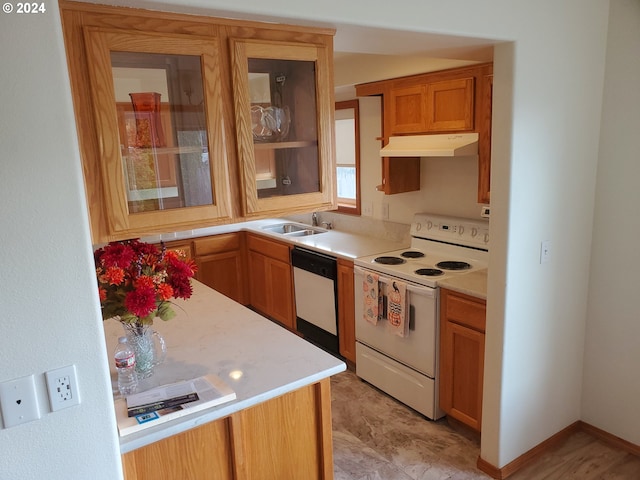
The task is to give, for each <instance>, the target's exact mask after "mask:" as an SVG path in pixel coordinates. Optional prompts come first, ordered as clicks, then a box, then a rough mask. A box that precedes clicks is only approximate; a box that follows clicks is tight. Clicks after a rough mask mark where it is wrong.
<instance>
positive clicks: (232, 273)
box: [196, 251, 247, 305]
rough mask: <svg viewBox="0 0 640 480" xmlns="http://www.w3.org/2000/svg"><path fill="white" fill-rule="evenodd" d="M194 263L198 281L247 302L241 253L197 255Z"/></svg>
mask: <svg viewBox="0 0 640 480" xmlns="http://www.w3.org/2000/svg"><path fill="white" fill-rule="evenodd" d="M196 263H197V265H198V272H197V274H196V276H197V279H198V280H199V281H201V282H202V283H204V284H205V285H208V286H209V287H211V288H213V289H214V290H217V291H218V292H220V293H222V294H223V295H226V296H227V297H229V298H231V299H233V300H235V301H236V302H238V303H241V304H243V305H244V304H246V303H247V302H246V298H245V294H244V287H243V275H242V272H243V271H244V269H243V266H242V255H241V253H240V252H239V251H235V252H222V253H214V254H212V255H205V256H202V257H197V259H196Z"/></svg>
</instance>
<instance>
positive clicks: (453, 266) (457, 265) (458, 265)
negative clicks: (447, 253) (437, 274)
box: [436, 260, 471, 270]
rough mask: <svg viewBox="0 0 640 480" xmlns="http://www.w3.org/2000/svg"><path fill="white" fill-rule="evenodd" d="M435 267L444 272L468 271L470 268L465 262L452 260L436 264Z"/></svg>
mask: <svg viewBox="0 0 640 480" xmlns="http://www.w3.org/2000/svg"><path fill="white" fill-rule="evenodd" d="M436 267H439V268H442V269H444V270H468V269H470V268H471V265H469V264H468V263H467V262H456V261H454V260H447V261H444V262H440V263H437V264H436Z"/></svg>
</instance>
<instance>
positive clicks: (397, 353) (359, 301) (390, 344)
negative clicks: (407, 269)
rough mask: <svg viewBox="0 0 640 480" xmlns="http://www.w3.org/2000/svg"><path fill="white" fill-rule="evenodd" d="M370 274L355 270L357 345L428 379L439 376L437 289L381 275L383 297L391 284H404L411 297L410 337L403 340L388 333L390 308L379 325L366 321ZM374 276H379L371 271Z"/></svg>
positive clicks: (357, 268)
mask: <svg viewBox="0 0 640 480" xmlns="http://www.w3.org/2000/svg"><path fill="white" fill-rule="evenodd" d="M366 271H370V270H366V269H363V268H361V267H358V266H356V267H355V268H354V281H355V285H354V286H355V315H356V318H355V323H356V341H357V342H360V343H362V344H364V345H367V346H368V347H370V348H372V349H374V350H377V351H378V352H380V353H383V354H384V355H386V356H388V357H390V358H392V359H394V360H396V361H397V362H400V363H402V364H404V365H407V366H409V367H411V368H413V369H414V370H417V371H419V372H421V373H423V374H424V375H427V376H428V377H431V378H435V376H436V368H437V365H436V354H437V344H438V336H437V335H438V321H437V319H438V295H437V289H435V288H430V287H424V286H422V285H417V284H414V283H410V282H406V281H405V280H402V279H400V278H395V277H392V276H390V275H379V280H380V294H381V295H383V296H384V297H385V303H384V304H385V305H386V295H387V291H388V290H389V289H391V282H393V281H395V282H399V281H401V282H402V281H404V282H405V283H406V285H407V295H408V296H409V299H408V302H409V334H408V335H407V336H406V337H400V336H398V335H396V334H395V333H393V332H392V331H389V330H388V329H387V325H388V323H387V318H386V308H385V309H383V310H385V312H384V314H383V318H382V319H380V320H378V323H377V324H376V325H373V324H372V323H370V322H368V321H367V320H365V318H364V314H363V311H364V307H363V302H364V298H363V297H364V294H363V292H364V288H363V281H364V274H365V272H366ZM371 273H375V272H373V271H371Z"/></svg>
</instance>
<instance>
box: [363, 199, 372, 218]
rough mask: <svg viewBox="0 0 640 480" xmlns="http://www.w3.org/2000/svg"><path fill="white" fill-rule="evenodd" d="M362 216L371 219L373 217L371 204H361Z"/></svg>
mask: <svg viewBox="0 0 640 480" xmlns="http://www.w3.org/2000/svg"><path fill="white" fill-rule="evenodd" d="M362 216H363V217H371V216H373V202H371V201H369V202H362Z"/></svg>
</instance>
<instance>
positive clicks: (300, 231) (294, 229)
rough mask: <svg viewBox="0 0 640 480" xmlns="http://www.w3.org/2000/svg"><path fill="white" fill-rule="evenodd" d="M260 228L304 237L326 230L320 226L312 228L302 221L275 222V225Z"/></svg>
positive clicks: (288, 235)
mask: <svg viewBox="0 0 640 480" xmlns="http://www.w3.org/2000/svg"><path fill="white" fill-rule="evenodd" d="M261 228H262V230H267V231H269V232H273V233H279V234H281V235H286V236H287V237H305V236H307V235H317V234H319V233H325V232H326V230H324V229H322V228H313V227H311V226H309V225H304V224H302V223H277V224H275V225H265V226H264V227H261Z"/></svg>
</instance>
